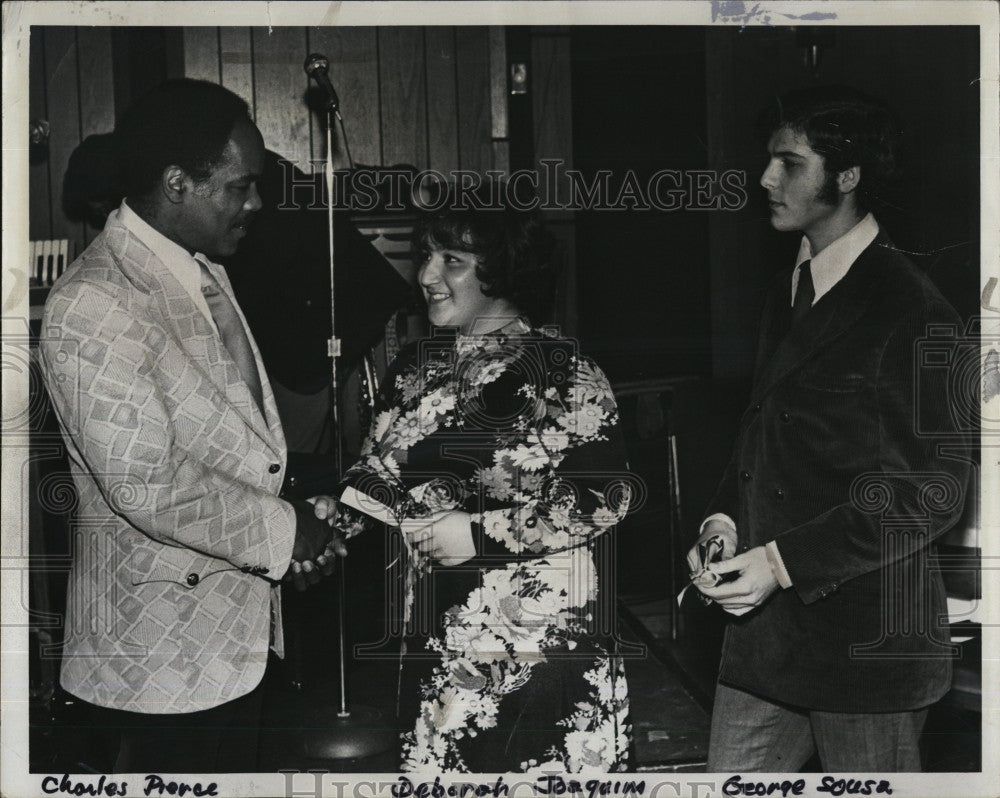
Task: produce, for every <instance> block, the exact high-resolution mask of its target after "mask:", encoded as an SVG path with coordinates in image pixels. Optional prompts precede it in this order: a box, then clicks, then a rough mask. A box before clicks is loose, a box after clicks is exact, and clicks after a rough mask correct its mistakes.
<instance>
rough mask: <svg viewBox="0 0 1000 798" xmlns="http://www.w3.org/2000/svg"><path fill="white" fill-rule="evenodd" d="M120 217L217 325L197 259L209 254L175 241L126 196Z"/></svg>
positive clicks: (210, 321)
mask: <svg viewBox="0 0 1000 798" xmlns="http://www.w3.org/2000/svg"><path fill="white" fill-rule="evenodd" d="M118 218H119V221H121V223H122V224H123V225H125V227H126V228H127V229H128V231H129V232H130V233H132V235H134V236H135V237H136V238H138V239H139V240H140V241H141V242H142V243H143V244H145V245H146V246H147V247H148V248H149V249H150V251H152V252H153V253H154V254H155V255H156V257H158V258H159V259H160V260H161V261H162V262H163V265H164V266H166V267H167V269H168V271H169V272H170V273H171V274H172V275H173V276H174V277H175V278H176V279H177V282H179V283H180V284H181V287H182V288H183V289H184V290H185V291H187V293H188V294H190V296H191V299H192V301H193V302H194V304H195V306H197V308H198V310H200V311H201V312H202V314H203V315H204V316H205V318H206V319H208V323H209V324H211V325H212V328H213V329H215V320H214V319H212V313H211V311H210V310H209V309H208V303H207V302H206V301H205V297H204V296H203V295H202V293H201V266H200V265H199V263H198V261H197V260H195V258H198V259H200V260H203V261H204V262H205V263H208V262H209V260H208V258H207V257H205V256H204V255H202V254H201V253H200V252H196V253H195V254H194V256H192V255H191V253H190V252H188V251H187V250H186V249H184V247H182V246H181V245H180V244H178V243H177V242H176V241H171V240H170V239H169V238H167V237H166V236H165V235H163V233H161V232H160V231H159V230H156V229H155V228H153V227H152V226H151V225H150V224H149V223H148V222H147V221H146V220H145V219H143V218H142V217H141V216H139V214H137V213H136V212H135V211H133V210H132V209H131V208H130V207H129V206H128V203H127V201H125V200H122V204H121V207H120V208H119V215H118Z"/></svg>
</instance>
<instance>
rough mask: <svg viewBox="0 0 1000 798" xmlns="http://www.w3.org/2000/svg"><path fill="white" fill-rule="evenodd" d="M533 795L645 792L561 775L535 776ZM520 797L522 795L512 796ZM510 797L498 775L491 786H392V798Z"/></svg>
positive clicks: (640, 785)
mask: <svg viewBox="0 0 1000 798" xmlns="http://www.w3.org/2000/svg"><path fill="white" fill-rule="evenodd" d="M526 783H527V782H519V783H517V784H515V785H514V786H515V787H521V786H524V785H525V784H526ZM529 786H531V787H532V788H533V790H534V794H535V795H565V796H567V798H576V796H579V795H582V796H585V798H597V797H598V796H602V795H608V796H621V798H630V797H631V796H639V795H644V794H645V792H646V782H645V781H631V780H621V779H587V780H580V781H578V780H576V779H569V778H563V777H562V776H552V775H549V776H539V777H538V780H537V781H535V782H532V783H530V784H529ZM514 794H523V793H514ZM510 795H512V793H511V785H509V784H507V783H505V782H504V779H503V777H502V776H501V777H500V778H498V779H497V780H496V782H494V783H492V784H471V783H466V784H462V783H455V784H448V785H445V784H442V783H441V777H440V776H438V777H436V778H435V779H434V781H425V782H420V783H417V784H414V783H413V782H412V781H410V780H409V779H408V778H406V776H400V777H399V781H397V782H396V783H395V784H393V785H392V796H393V798H485V796H492V798H506V796H510Z"/></svg>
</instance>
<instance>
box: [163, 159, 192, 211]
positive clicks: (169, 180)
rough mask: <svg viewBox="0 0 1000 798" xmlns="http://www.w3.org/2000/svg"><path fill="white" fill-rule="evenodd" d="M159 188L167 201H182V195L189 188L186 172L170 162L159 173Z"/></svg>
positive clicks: (176, 202) (175, 203)
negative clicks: (160, 173)
mask: <svg viewBox="0 0 1000 798" xmlns="http://www.w3.org/2000/svg"><path fill="white" fill-rule="evenodd" d="M160 188H161V190H162V191H163V196H164V197H166V198H167V201H168V202H171V203H173V204H174V205H177V204H178V203H180V202H183V201H184V195H185V194H186V193H187V192H188V190H189V188H190V186H189V180H188V175H187V172H185V171H184V170H183V169H182V168H181V167H179V166H176V165H174V164H171V165H170V166H168V167H166V168H165V169H164V170H163V174H162V175H160Z"/></svg>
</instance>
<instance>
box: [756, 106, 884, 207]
mask: <svg viewBox="0 0 1000 798" xmlns="http://www.w3.org/2000/svg"><path fill="white" fill-rule="evenodd" d="M761 128H762V132H763V133H764V134H765V135H766V136H767V137H770V136H771V135H772V134H773V133H775V132H776V131H778V130H781V129H782V128H788V129H789V130H792V131H794V132H795V133H799V134H801V135H804V136H805V137H806V140H807V141H808V142H809V146H810V147H812V148H813V150H814V151H815V152H816V153H817V154H818V155H820V156H822V157H823V165H824V168H825V170H826V173H827V176H828V178H830V179H828V180H827V182H826V185H825V186H824V191H823V194H822V195H821V199H823V200H825V201H827V202H831V203H832V202H834V201H836V184H835V183H834V182H833V180H832V176H834V175H836V174H838V173H840V172H842V171H844V170H845V169H849V168H850V167H852V166H858V167H860V168H861V179H860V182H859V183H858V187H857V189H856V191H855V196H856V198H857V203H858V209H859V210H860V211H862V212H867V211H870V210H873V209H875V208H877V207H878V206H880V205H883V204H884V203H885V195H886V189H887V187H888V186H890V185H891V184H892V182H893V181H894V180H895V179H896V177H897V176H898V169H897V165H896V139H897V137H898V131H897V128H896V124H895V121H894V119H893V117H892V114H891V113H890V111H889V109H888V108H887V107H886V106H885V104H884V103H882V102H881V101H879V100H876V99H875V98H873V97H869V96H868V95H866V94H863V93H862V92H860V91H857V90H856V89H852V88H849V87H847V86H822V87H816V88H809V89H800V90H797V91H792V92H789V93H788V94H786V95H784V96H783V97H781V98H780V99H779V100H778V101H777V102H776V104H775V105H773V106H771V107H769V108H768V109H766V111H765V112H764V115H763V117H762V120H761Z"/></svg>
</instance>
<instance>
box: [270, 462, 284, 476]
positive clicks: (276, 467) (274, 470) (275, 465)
mask: <svg viewBox="0 0 1000 798" xmlns="http://www.w3.org/2000/svg"><path fill="white" fill-rule="evenodd" d="M280 470H281V466H280V465H278V463H271V465H269V466H268V467H267V472H268V473H269V474H277V473H278V472H279V471H280Z"/></svg>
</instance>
